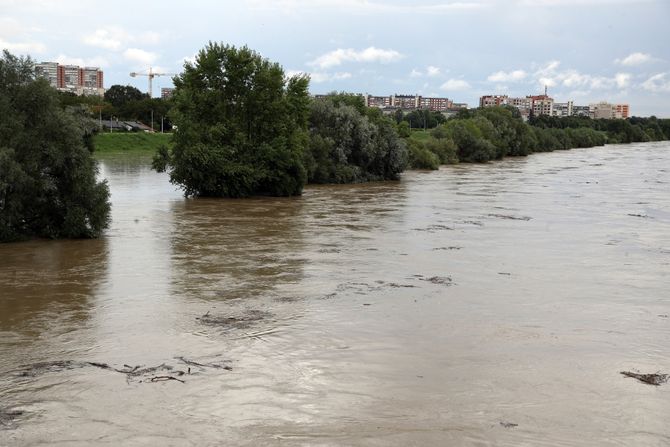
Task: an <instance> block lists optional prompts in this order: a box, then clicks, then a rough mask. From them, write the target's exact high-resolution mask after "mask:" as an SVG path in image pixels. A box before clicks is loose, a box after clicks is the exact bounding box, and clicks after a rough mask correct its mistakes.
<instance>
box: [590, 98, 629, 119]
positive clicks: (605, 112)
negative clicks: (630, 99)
mask: <svg viewBox="0 0 670 447" xmlns="http://www.w3.org/2000/svg"><path fill="white" fill-rule="evenodd" d="M589 113H590V115H591V118H593V119H622V118H624V119H625V118H628V116H629V115H628V114H629V107H628V104H610V103H608V102H605V101H601V102H598V103H595V104H589Z"/></svg>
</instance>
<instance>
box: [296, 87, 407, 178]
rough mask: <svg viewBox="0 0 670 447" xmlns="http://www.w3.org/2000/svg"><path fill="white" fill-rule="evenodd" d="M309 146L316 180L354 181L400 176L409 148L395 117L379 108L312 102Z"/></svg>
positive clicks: (310, 174)
mask: <svg viewBox="0 0 670 447" xmlns="http://www.w3.org/2000/svg"><path fill="white" fill-rule="evenodd" d="M309 127H310V145H309V151H308V152H307V153H306V154H305V165H306V166H307V172H308V179H309V181H310V182H313V183H351V182H362V181H371V180H391V179H397V178H398V174H399V173H400V172H402V171H403V169H404V168H405V165H406V161H407V160H406V159H407V148H406V146H405V143H404V142H403V141H402V140H401V139H400V137H399V136H398V133H397V131H396V129H395V123H394V121H393V120H391V119H389V118H386V117H384V116H383V115H382V113H381V111H379V109H376V108H369V109H368V110H366V111H365V113H363V114H361V113H360V112H359V111H358V109H357V108H355V107H353V106H351V105H347V104H343V103H341V102H339V101H331V100H329V99H328V98H326V99H323V100H317V101H313V102H312V104H311V107H310V116H309Z"/></svg>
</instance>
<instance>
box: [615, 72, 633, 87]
mask: <svg viewBox="0 0 670 447" xmlns="http://www.w3.org/2000/svg"><path fill="white" fill-rule="evenodd" d="M632 77H633V76H632V75H631V74H630V73H617V74H616V75H614V80H615V81H616V86H617V87H619V88H626V87H628V85H629V84H630V80H631V79H632Z"/></svg>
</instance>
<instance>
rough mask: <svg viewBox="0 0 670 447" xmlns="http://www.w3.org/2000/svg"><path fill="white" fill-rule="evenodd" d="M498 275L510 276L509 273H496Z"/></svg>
mask: <svg viewBox="0 0 670 447" xmlns="http://www.w3.org/2000/svg"><path fill="white" fill-rule="evenodd" d="M498 275H505V276H511V275H512V274H511V273H509V272H498Z"/></svg>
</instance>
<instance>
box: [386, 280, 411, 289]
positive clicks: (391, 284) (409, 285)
mask: <svg viewBox="0 0 670 447" xmlns="http://www.w3.org/2000/svg"><path fill="white" fill-rule="evenodd" d="M388 286H389V287H393V288H395V289H400V288H408V289H411V288H414V287H416V286H415V285H413V284H398V283H395V282H390V283H389V284H388Z"/></svg>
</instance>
